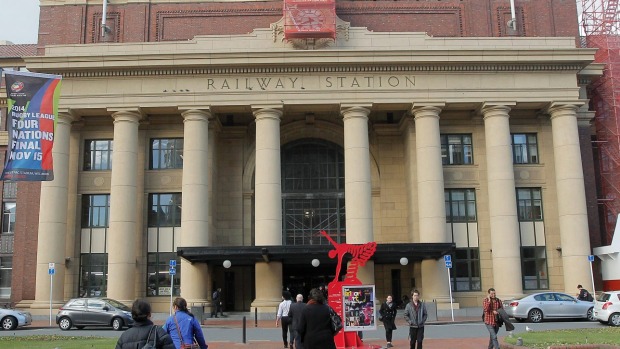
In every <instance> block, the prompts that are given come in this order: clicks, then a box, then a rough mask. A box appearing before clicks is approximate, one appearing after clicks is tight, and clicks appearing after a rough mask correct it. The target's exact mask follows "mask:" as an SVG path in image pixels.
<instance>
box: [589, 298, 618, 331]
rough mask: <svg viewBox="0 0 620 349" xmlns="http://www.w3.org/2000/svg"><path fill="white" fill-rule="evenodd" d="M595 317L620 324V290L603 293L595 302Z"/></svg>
mask: <svg viewBox="0 0 620 349" xmlns="http://www.w3.org/2000/svg"><path fill="white" fill-rule="evenodd" d="M594 318H596V320H598V321H600V322H601V323H606V324H610V325H612V326H620V291H608V292H603V293H601V295H600V296H599V297H598V298H597V299H596V303H595V304H594Z"/></svg>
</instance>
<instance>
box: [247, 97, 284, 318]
mask: <svg viewBox="0 0 620 349" xmlns="http://www.w3.org/2000/svg"><path fill="white" fill-rule="evenodd" d="M254 117H255V118H256V167H255V175H254V201H255V205H254V207H255V209H254V210H255V211H254V215H255V223H254V227H255V244H256V246H273V245H282V184H281V181H282V179H281V173H280V119H281V117H282V111H281V110H280V109H279V107H273V108H254ZM255 271H256V275H255V278H256V299H255V300H254V302H252V308H258V311H260V312H268V313H272V312H274V309H275V307H277V305H278V303H279V302H280V300H281V299H282V292H281V291H282V262H275V261H270V262H259V263H256V269H255Z"/></svg>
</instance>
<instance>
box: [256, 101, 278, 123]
mask: <svg viewBox="0 0 620 349" xmlns="http://www.w3.org/2000/svg"><path fill="white" fill-rule="evenodd" d="M252 113H254V118H255V119H256V121H259V120H264V119H277V120H278V121H280V119H282V106H281V105H280V106H276V105H272V106H261V107H259V106H252Z"/></svg>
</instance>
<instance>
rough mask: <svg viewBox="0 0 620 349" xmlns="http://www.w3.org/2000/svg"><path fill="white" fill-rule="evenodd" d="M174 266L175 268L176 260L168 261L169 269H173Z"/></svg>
mask: <svg viewBox="0 0 620 349" xmlns="http://www.w3.org/2000/svg"><path fill="white" fill-rule="evenodd" d="M176 266H177V260H176V259H171V260H170V267H171V268H174V267H176Z"/></svg>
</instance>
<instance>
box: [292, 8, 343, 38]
mask: <svg viewBox="0 0 620 349" xmlns="http://www.w3.org/2000/svg"><path fill="white" fill-rule="evenodd" d="M284 38H285V39H287V40H288V39H321V38H329V39H336V3H335V1H334V0H306V1H304V0H284Z"/></svg>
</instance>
